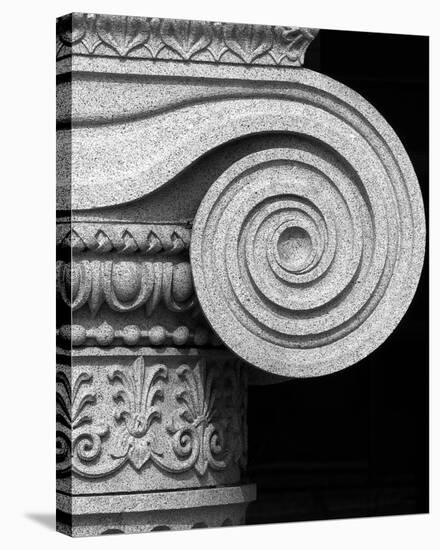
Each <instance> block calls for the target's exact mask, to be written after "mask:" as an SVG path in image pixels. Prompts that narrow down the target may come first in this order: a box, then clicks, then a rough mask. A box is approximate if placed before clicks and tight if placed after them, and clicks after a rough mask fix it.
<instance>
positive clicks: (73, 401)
mask: <svg viewBox="0 0 440 550" xmlns="http://www.w3.org/2000/svg"><path fill="white" fill-rule="evenodd" d="M187 359H188V360H187V361H185V362H182V359H181V358H180V359H179V358H178V357H174V358H171V359H170V358H169V357H168V358H165V357H164V360H163V362H162V363H158V362H157V358H156V359H155V360H153V359H152V358H147V357H143V356H140V357H138V358H136V359H134V360H133V359H130V358H124V359H122V358H121V359H120V360H119V361H117V366H115V360H114V359H113V358H110V359H109V360H105V359H103V358H101V359H100V361H101V363H99V360H98V359H96V358H95V359H94V360H93V365H91V364H89V363H87V362H86V363H84V365H83V366H81V365H78V364H76V365H75V367H73V368H70V367H64V366H62V365H59V367H58V371H57V465H58V469H57V471H58V477H59V484H58V488H59V489H62V488H63V480H65V481H64V482H65V483H68V482H69V476H70V475H71V472H73V474H74V477H73V478H72V479H71V480H70V483H72V484H74V485H75V487H76V489H78V492H82V491H85V492H96V491H97V490H104V492H109V491H117V490H125V489H126V485H125V484H126V483H127V480H128V479H130V480H131V481H130V483H131V485H130V487H131V488H132V489H136V487H139V488H142V489H143V490H146V489H147V488H148V487H151V488H152V489H153V490H158V489H160V488H169V487H175V486H180V485H182V486H201V485H209V484H210V483H211V484H212V481H213V479H215V480H216V482H217V483H219V482H222V480H223V482H224V483H234V482H237V481H239V479H240V471H241V470H242V469H243V468H244V466H245V462H246V438H247V436H246V417H245V412H246V403H245V400H246V395H245V394H246V380H245V371H244V369H242V368H241V367H240V365H239V363H238V362H237V361H232V362H231V361H224V360H221V361H220V360H219V361H215V360H214V359H213V360H212V361H211V360H210V363H209V365H207V363H206V360H205V359H201V358H197V357H195V358H193V357H188V358H187ZM159 360H160V359H159ZM77 361H78V360H77ZM97 362H98V363H99V364H97ZM168 474H173V475H172V476H170V475H168ZM189 474H190V475H189ZM181 476H182V477H181ZM87 479H94V480H95V483H93V484H90V483H88V482H87ZM99 480H101V481H102V488H101V489H99Z"/></svg>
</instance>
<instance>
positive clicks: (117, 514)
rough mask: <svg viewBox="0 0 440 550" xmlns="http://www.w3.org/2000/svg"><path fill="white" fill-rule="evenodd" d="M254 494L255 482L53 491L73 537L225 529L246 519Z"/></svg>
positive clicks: (61, 518) (63, 527) (62, 522)
mask: <svg viewBox="0 0 440 550" xmlns="http://www.w3.org/2000/svg"><path fill="white" fill-rule="evenodd" d="M255 492H256V491H255V486H254V485H238V486H237V485H234V486H226V487H210V488H203V489H198V490H197V491H194V490H192V489H190V490H180V491H173V492H170V491H166V492H153V493H143V492H138V493H134V494H122V495H121V494H119V495H96V496H95V495H87V496H73V497H70V496H67V495H64V494H62V493H57V510H58V512H59V513H58V514H57V516H58V517H57V520H58V521H59V522H60V525H59V528H60V529H61V530H62V531H63V532H65V533H67V534H69V535H71V536H72V535H73V536H91V535H111V534H117V533H143V532H149V531H168V530H174V529H201V528H204V527H220V526H225V527H226V526H230V525H240V524H243V523H244V522H245V510H246V505H247V503H248V502H249V501H251V500H255ZM188 503H190V505H188Z"/></svg>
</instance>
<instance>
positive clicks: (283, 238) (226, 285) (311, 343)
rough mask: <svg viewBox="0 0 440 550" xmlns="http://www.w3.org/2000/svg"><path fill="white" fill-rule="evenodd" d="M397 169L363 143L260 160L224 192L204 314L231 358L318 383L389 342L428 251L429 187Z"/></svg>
mask: <svg viewBox="0 0 440 550" xmlns="http://www.w3.org/2000/svg"><path fill="white" fill-rule="evenodd" d="M301 143H302V142H301ZM389 169H390V166H387V167H385V166H384V163H383V162H382V159H380V158H379V155H378V154H377V152H376V151H374V150H373V149H372V148H371V147H368V144H367V143H365V142H363V138H362V137H361V136H360V135H359V136H357V147H349V146H347V147H344V146H341V144H340V147H339V150H338V149H332V150H330V149H328V148H326V146H324V145H321V144H319V143H317V142H316V141H310V142H309V143H306V141H304V143H302V145H299V146H298V148H291V149H290V148H289V149H287V148H286V149H268V150H265V151H261V152H258V153H254V154H252V155H249V156H247V157H245V158H242V159H241V160H239V161H238V162H236V163H235V164H234V165H232V166H231V167H230V168H229V169H228V170H226V172H224V173H223V174H222V176H221V177H220V178H219V179H218V180H217V181H216V182H215V183H214V184H213V186H212V187H211V188H210V189H209V191H208V193H207V194H206V196H205V197H204V199H203V201H202V203H201V205H200V208H199V210H198V213H197V216H196V219H195V223H194V228H193V234H192V242H191V263H192V267H193V275H194V283H195V288H196V292H197V295H198V298H199V300H200V304H201V306H202V308H203V311H204V312H205V314H206V316H207V318H208V320H209V322H210V323H211V325H212V326H213V328H214V330H215V331H216V332H217V333H218V335H219V336H220V337H221V339H222V340H223V341H224V342H225V344H226V345H227V346H228V347H229V348H230V349H231V350H233V351H234V352H235V353H236V354H237V355H239V356H240V357H241V358H242V359H244V360H246V361H247V362H249V363H251V364H253V365H255V366H257V367H260V368H261V369H264V370H265V371H269V372H270V373H273V374H278V375H281V376H285V377H310V376H318V375H322V374H327V373H331V372H334V371H337V370H340V369H342V368H344V367H347V366H349V365H352V364H354V363H356V362H357V361H359V360H360V359H362V358H363V357H365V356H366V355H368V354H369V353H370V352H371V351H373V350H374V349H375V348H376V347H378V346H379V345H380V344H381V343H382V342H383V341H384V340H385V338H386V337H388V336H389V334H390V333H391V332H392V331H393V330H394V328H395V327H396V325H397V323H398V322H399V320H400V319H401V317H402V316H403V314H404V313H405V311H406V309H407V307H408V306H409V303H410V301H411V299H412V296H413V293H414V291H415V288H416V285H417V282H418V278H419V274H420V269H421V262H422V259H423V247H424V235H423V234H422V235H420V234H415V233H416V231H415V228H416V227H420V226H423V211H422V206H421V198H420V192H419V190H418V187H417V183H416V182H415V181H414V180H413V181H411V182H409V185H408V187H407V183H408V182H407V181H406V180H404V179H403V178H402V177H396V172H397V168H395V167H394V168H393V169H394V171H395V172H394V174H393V173H392V174H391V175H390V170H389ZM410 194H412V196H411V195H410Z"/></svg>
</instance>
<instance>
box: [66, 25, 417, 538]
mask: <svg viewBox="0 0 440 550" xmlns="http://www.w3.org/2000/svg"><path fill="white" fill-rule="evenodd" d="M316 33H317V31H316V30H314V29H301V28H297V27H280V26H278V27H269V26H265V25H240V24H230V23H228V24H226V23H211V22H204V21H178V20H165V19H158V18H140V17H123V16H107V15H95V14H73V15H71V16H66V17H63V18H61V19H59V20H58V25H57V75H58V76H57V119H58V127H57V209H58V223H57V297H58V310H57V312H58V326H57V342H58V361H57V363H58V367H57V465H58V477H57V491H58V501H57V502H58V529H59V530H60V531H62V532H64V533H67V534H70V535H73V536H85V535H99V534H111V533H117V532H127V533H129V532H142V531H151V530H157V529H178V528H193V527H205V526H220V525H231V524H234V525H235V524H238V523H243V522H245V510H246V505H247V503H248V502H249V501H251V500H253V499H254V498H255V488H254V486H252V485H251V486H250V485H248V480H247V478H246V446H247V445H246V444H247V429H246V388H247V383H248V380H249V382H250V383H269V382H273V381H281V380H283V379H286V378H292V377H311V376H319V375H323V374H328V373H331V372H334V371H337V370H339V369H342V368H345V367H347V366H349V365H352V364H354V363H356V362H357V361H359V360H360V359H362V358H363V357H365V356H366V355H367V354H369V353H371V352H372V351H373V350H374V349H375V348H376V347H377V346H379V345H380V344H381V343H382V342H383V341H384V340H385V339H386V338H387V337H388V336H389V335H390V333H391V332H392V331H393V330H394V329H395V327H396V325H397V323H398V322H399V320H400V319H401V317H402V316H403V315H404V313H405V311H406V309H407V308H408V306H409V304H410V302H411V299H412V297H413V295H414V292H415V289H416V286H417V283H418V279H419V275H420V271H421V267H422V263H423V255H424V244H425V225H424V215H423V205H422V201H421V196H420V191H419V188H418V184H417V180H416V177H415V174H414V171H413V168H412V166H411V163H410V161H409V159H408V156H407V154H406V153H405V151H404V149H403V147H402V144H401V143H400V141H399V139H398V138H397V136H396V135H395V133H394V132H393V130H392V129H391V128H390V127H389V125H388V124H387V123H386V122H385V120H384V119H383V118H382V117H381V116H380V114H379V113H378V112H377V111H376V110H375V109H374V108H373V107H372V106H371V105H370V104H369V103H367V102H366V101H365V100H364V99H363V98H361V97H360V96H359V95H358V94H356V93H355V92H353V91H352V90H349V89H348V88H346V87H345V86H343V85H342V84H339V83H337V82H335V81H333V80H331V79H329V78H327V77H325V76H323V75H321V74H318V73H315V72H312V71H309V70H307V69H305V68H304V67H303V63H304V56H305V52H306V49H307V46H308V45H309V44H310V42H311V40H313V38H314V36H316ZM162 497H163V498H162Z"/></svg>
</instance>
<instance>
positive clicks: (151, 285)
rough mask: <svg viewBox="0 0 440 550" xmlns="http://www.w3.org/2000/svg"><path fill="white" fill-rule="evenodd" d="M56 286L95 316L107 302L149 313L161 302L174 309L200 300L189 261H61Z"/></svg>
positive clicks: (189, 306) (124, 310) (183, 308)
mask: <svg viewBox="0 0 440 550" xmlns="http://www.w3.org/2000/svg"><path fill="white" fill-rule="evenodd" d="M57 289H58V292H59V294H60V295H61V298H62V300H63V301H64V303H65V304H66V305H67V306H68V307H70V308H71V309H72V311H77V310H78V309H80V308H82V307H83V306H85V305H88V307H89V309H90V313H91V315H92V317H94V316H95V315H96V314H97V313H98V311H99V309H100V308H101V306H102V305H103V304H104V303H105V304H106V305H107V306H108V307H109V308H110V309H111V310H112V311H116V312H119V313H127V312H130V311H134V310H136V309H139V308H141V307H144V308H145V315H146V317H150V316H151V314H152V313H153V312H154V310H155V309H156V308H157V306H158V304H159V303H162V304H163V305H164V306H165V307H166V308H167V309H168V310H169V311H172V312H174V313H181V312H185V311H188V310H191V309H193V308H194V306H195V305H196V303H197V299H196V296H195V294H194V288H193V283H192V275H191V267H190V264H189V262H179V263H172V262H164V261H162V262H150V261H139V262H136V261H115V260H81V261H78V262H72V263H70V262H69V263H65V262H62V261H59V262H57Z"/></svg>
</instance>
